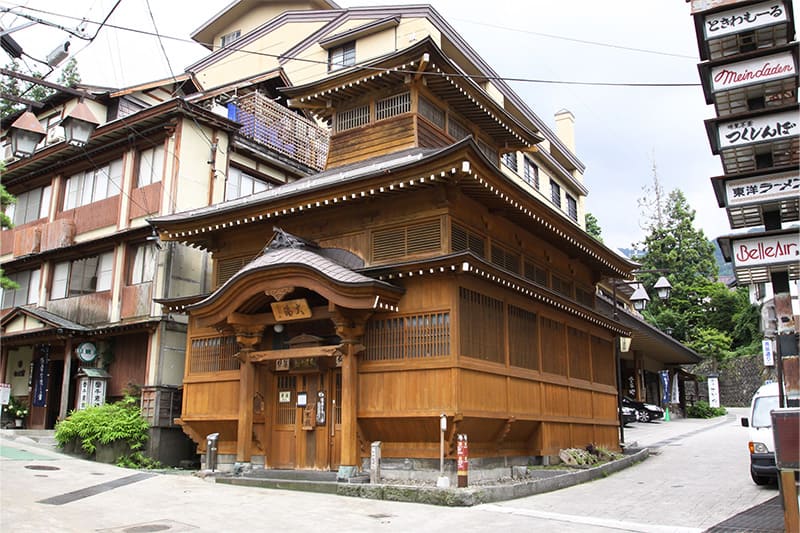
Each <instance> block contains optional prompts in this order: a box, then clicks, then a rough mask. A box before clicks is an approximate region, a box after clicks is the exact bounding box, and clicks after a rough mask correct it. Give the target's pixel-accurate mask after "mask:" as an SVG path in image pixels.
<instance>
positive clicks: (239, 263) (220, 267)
mask: <svg viewBox="0 0 800 533" xmlns="http://www.w3.org/2000/svg"><path fill="white" fill-rule="evenodd" d="M249 262H250V257H231V258H228V259H220V260H219V261H217V271H216V282H217V287H220V286H221V285H222V284H223V283H225V282H226V281H228V280H229V279H231V278H232V277H233V276H234V274H236V273H237V272H239V271H240V270H241V269H242V268H243V267H244V266H245V265H246V264H247V263H249Z"/></svg>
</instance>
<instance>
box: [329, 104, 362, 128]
mask: <svg viewBox="0 0 800 533" xmlns="http://www.w3.org/2000/svg"><path fill="white" fill-rule="evenodd" d="M367 124H369V105H367V104H365V105H362V106H359V107H354V108H353V109H348V110H347V111H340V112H338V113H336V131H345V130H351V129H353V128H357V127H359V126H365V125H367Z"/></svg>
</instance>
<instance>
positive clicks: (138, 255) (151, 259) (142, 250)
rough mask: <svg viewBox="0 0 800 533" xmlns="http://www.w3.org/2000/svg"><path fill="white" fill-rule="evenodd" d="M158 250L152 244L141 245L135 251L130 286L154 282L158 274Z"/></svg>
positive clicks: (129, 279) (129, 278)
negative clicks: (156, 273)
mask: <svg viewBox="0 0 800 533" xmlns="http://www.w3.org/2000/svg"><path fill="white" fill-rule="evenodd" d="M156 252H157V250H156V247H155V245H153V244H152V243H149V242H148V243H144V244H139V245H138V246H136V247H135V248H134V249H133V261H131V270H130V275H129V277H128V284H129V285H138V284H139V283H146V282H148V281H153V277H154V275H155V272H156V258H157V254H156Z"/></svg>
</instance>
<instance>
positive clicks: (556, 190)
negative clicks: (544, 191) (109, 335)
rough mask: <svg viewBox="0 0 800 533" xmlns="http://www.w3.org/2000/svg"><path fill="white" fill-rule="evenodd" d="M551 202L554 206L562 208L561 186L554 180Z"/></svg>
mask: <svg viewBox="0 0 800 533" xmlns="http://www.w3.org/2000/svg"><path fill="white" fill-rule="evenodd" d="M550 201H551V202H553V205H554V206H556V207H558V208H560V207H561V185H559V184H558V183H556V182H555V181H553V180H550Z"/></svg>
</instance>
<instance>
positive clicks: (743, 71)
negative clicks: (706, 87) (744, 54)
mask: <svg viewBox="0 0 800 533" xmlns="http://www.w3.org/2000/svg"><path fill="white" fill-rule="evenodd" d="M795 75H797V68H796V66H795V63H794V56H793V55H792V53H791V52H788V51H787V52H784V53H782V54H774V55H771V56H766V57H758V58H754V59H748V60H746V61H739V62H736V63H727V64H725V65H719V66H717V67H714V68H712V69H711V89H712V90H713V92H719V91H727V90H730V89H734V88H736V87H742V86H745V85H751V84H754V83H765V82H768V81H774V80H779V79H782V78H789V77H792V76H795Z"/></svg>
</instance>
